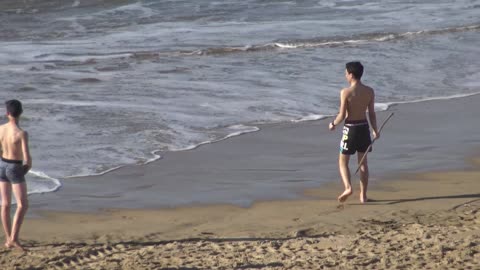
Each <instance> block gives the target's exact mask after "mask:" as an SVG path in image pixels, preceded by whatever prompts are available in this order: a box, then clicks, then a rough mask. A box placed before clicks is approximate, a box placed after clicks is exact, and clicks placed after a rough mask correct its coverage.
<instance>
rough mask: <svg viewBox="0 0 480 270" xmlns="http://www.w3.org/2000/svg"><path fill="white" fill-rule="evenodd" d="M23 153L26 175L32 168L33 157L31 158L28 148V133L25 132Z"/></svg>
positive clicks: (23, 134)
mask: <svg viewBox="0 0 480 270" xmlns="http://www.w3.org/2000/svg"><path fill="white" fill-rule="evenodd" d="M22 152H23V160H24V162H25V165H24V166H25V167H26V168H25V173H27V172H28V171H29V170H30V169H31V168H32V157H31V156H30V149H29V148H28V133H27V132H26V131H24V132H23V133H22Z"/></svg>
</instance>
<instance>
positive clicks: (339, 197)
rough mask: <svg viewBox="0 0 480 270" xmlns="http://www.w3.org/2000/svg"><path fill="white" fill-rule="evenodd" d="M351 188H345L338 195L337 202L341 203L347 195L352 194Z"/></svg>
mask: <svg viewBox="0 0 480 270" xmlns="http://www.w3.org/2000/svg"><path fill="white" fill-rule="evenodd" d="M352 193H353V192H352V190H351V189H346V190H345V191H344V192H343V193H342V194H340V196H338V202H340V203H343V202H345V201H346V200H347V198H348V196H350V195H352Z"/></svg>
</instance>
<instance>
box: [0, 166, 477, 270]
mask: <svg viewBox="0 0 480 270" xmlns="http://www.w3.org/2000/svg"><path fill="white" fill-rule="evenodd" d="M479 179H480V172H479V171H476V170H471V171H459V172H439V173H429V174H423V175H416V176H403V177H402V179H401V180H392V181H385V182H384V183H382V184H381V185H377V186H376V187H375V188H374V189H373V190H372V191H371V193H370V196H371V198H373V199H374V200H373V201H372V202H369V203H368V204H366V205H360V204H358V203H357V197H356V196H355V195H358V193H357V194H354V195H353V196H352V197H351V198H349V200H348V202H347V204H345V205H343V207H338V206H339V205H338V204H337V203H336V202H335V201H334V200H321V199H315V197H318V198H321V197H323V196H324V195H325V194H324V193H333V194H336V193H338V192H339V190H340V185H339V184H331V185H329V187H325V188H322V189H318V190H309V191H308V192H307V195H308V196H311V197H312V199H308V200H294V201H271V202H261V203H256V204H255V205H254V206H252V207H250V208H240V207H235V206H229V205H215V206H203V207H182V208H178V209H161V210H148V211H147V210H130V211H126V210H108V211H103V212H102V213H99V214H78V213H76V214H75V213H52V212H48V213H44V214H43V218H37V219H29V220H27V222H26V224H25V227H24V235H23V238H24V239H25V240H24V243H25V244H26V245H27V246H28V248H29V252H28V253H21V252H18V251H12V250H2V251H0V268H1V269H327V268H332V269H479V267H480V237H479V236H480V193H479V192H478V191H479V190H480V181H478V180H479Z"/></svg>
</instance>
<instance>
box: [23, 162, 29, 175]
mask: <svg viewBox="0 0 480 270" xmlns="http://www.w3.org/2000/svg"><path fill="white" fill-rule="evenodd" d="M28 171H30V166H28V165H27V164H25V165H23V175H26V174H27V173H28Z"/></svg>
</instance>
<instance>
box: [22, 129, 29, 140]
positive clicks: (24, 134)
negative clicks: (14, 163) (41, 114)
mask: <svg viewBox="0 0 480 270" xmlns="http://www.w3.org/2000/svg"><path fill="white" fill-rule="evenodd" d="M20 137H22V139H25V138H27V139H28V132H27V131H25V130H23V129H20Z"/></svg>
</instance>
